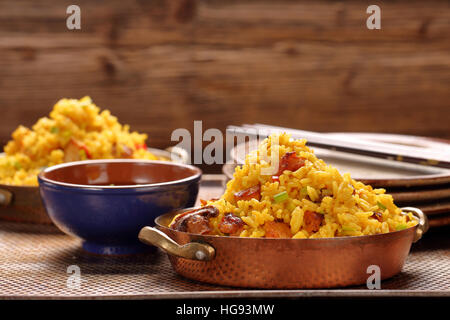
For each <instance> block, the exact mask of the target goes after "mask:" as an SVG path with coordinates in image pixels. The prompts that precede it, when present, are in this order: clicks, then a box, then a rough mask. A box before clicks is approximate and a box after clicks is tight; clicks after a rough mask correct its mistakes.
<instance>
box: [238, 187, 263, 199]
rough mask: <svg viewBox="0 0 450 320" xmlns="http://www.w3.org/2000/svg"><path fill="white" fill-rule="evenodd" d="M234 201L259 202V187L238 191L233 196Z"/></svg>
mask: <svg viewBox="0 0 450 320" xmlns="http://www.w3.org/2000/svg"><path fill="white" fill-rule="evenodd" d="M234 198H235V199H236V201H239V200H251V199H256V200H258V201H259V200H261V186H260V185H259V184H257V185H256V186H253V187H250V188H248V189H245V190H241V191H238V192H236V193H235V194H234Z"/></svg>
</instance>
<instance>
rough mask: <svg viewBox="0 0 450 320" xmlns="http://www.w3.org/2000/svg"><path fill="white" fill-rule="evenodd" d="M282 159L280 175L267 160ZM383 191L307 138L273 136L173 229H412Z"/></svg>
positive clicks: (264, 232)
mask: <svg viewBox="0 0 450 320" xmlns="http://www.w3.org/2000/svg"><path fill="white" fill-rule="evenodd" d="M273 152H275V155H276V154H278V159H279V162H278V170H277V171H276V172H274V173H273V174H271V175H268V174H262V171H263V169H264V168H268V167H269V166H271V163H270V161H267V158H266V157H267V156H268V157H269V159H270V157H271V156H272V153H273ZM416 224H417V220H416V218H415V217H413V215H412V214H411V213H409V214H403V213H402V211H401V210H400V209H399V208H398V207H397V206H396V205H395V204H394V201H393V198H392V196H391V195H388V194H386V193H385V190H384V189H373V188H372V187H371V186H369V185H365V184H363V183H361V182H358V181H355V180H353V179H352V178H351V177H350V174H348V173H345V174H341V173H339V172H338V170H337V169H336V168H334V167H332V166H330V165H327V164H326V163H325V162H324V161H323V160H321V159H318V158H317V157H316V156H315V155H314V152H313V150H312V149H310V148H309V147H307V146H306V140H293V139H291V137H290V135H288V134H280V135H272V136H270V137H269V138H267V139H265V140H264V141H263V142H262V143H261V144H260V145H259V147H258V149H257V150H255V151H254V152H252V153H250V154H249V155H247V157H246V161H245V164H244V165H242V166H238V167H236V170H235V173H234V176H233V179H232V180H230V181H229V182H228V184H227V187H226V190H225V193H224V194H223V195H222V197H221V198H220V199H218V200H210V201H204V203H203V207H202V208H200V209H194V210H191V211H187V212H184V213H182V214H179V215H177V216H176V217H175V218H174V219H173V221H172V222H171V224H170V227H171V228H173V229H176V230H179V231H185V232H190V233H196V234H206V235H220V236H239V237H265V238H333V237H343V236H363V235H373V234H380V233H388V232H393V231H397V230H402V229H406V228H409V227H413V226H414V225H416Z"/></svg>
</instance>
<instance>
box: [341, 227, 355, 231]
mask: <svg viewBox="0 0 450 320" xmlns="http://www.w3.org/2000/svg"><path fill="white" fill-rule="evenodd" d="M342 231H348V232H353V231H356V230H355V229H353V228H352V227H348V226H342Z"/></svg>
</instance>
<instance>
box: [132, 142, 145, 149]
mask: <svg viewBox="0 0 450 320" xmlns="http://www.w3.org/2000/svg"><path fill="white" fill-rule="evenodd" d="M134 147H135V149H136V150H139V149H144V150H146V149H147V144H145V143H135V144H134Z"/></svg>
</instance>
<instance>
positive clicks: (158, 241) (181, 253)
mask: <svg viewBox="0 0 450 320" xmlns="http://www.w3.org/2000/svg"><path fill="white" fill-rule="evenodd" d="M138 237H139V240H140V241H141V242H143V243H145V244H151V245H154V246H156V247H158V248H160V249H162V250H164V251H165V252H167V253H168V254H171V255H174V256H177V257H181V258H186V259H190V260H199V261H209V260H212V259H213V258H214V255H215V250H214V248H213V247H212V246H211V245H209V244H206V243H200V242H189V243H187V244H185V245H179V244H178V243H176V242H175V241H173V240H172V239H171V238H170V237H169V236H168V235H166V234H165V233H164V232H162V231H160V230H158V229H156V228H152V227H144V228H142V229H141V231H140V232H139V236H138Z"/></svg>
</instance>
